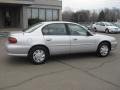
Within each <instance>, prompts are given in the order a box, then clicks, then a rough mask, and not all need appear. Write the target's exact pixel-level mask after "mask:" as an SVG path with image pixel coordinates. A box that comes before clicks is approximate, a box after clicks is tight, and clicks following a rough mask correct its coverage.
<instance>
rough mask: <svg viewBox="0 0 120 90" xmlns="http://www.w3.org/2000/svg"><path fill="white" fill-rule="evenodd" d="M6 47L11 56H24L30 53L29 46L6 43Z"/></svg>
mask: <svg viewBox="0 0 120 90" xmlns="http://www.w3.org/2000/svg"><path fill="white" fill-rule="evenodd" d="M5 48H6V50H7V52H8V55H10V56H24V57H26V56H27V55H28V51H29V47H27V46H26V47H23V46H19V45H15V44H9V43H6V44H5Z"/></svg>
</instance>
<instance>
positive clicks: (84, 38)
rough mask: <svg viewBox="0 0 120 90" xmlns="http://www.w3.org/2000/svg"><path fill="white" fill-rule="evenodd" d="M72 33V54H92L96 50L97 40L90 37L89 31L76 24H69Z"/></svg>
mask: <svg viewBox="0 0 120 90" xmlns="http://www.w3.org/2000/svg"><path fill="white" fill-rule="evenodd" d="M68 27H69V30H70V32H71V38H70V40H71V53H79V52H92V51H95V50H96V48H97V47H96V46H97V45H96V44H97V43H96V38H94V36H92V35H88V31H87V30H85V29H84V28H83V27H81V26H79V25H76V24H68Z"/></svg>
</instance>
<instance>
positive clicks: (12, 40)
mask: <svg viewBox="0 0 120 90" xmlns="http://www.w3.org/2000/svg"><path fill="white" fill-rule="evenodd" d="M8 41H9V43H17V39H16V38H14V37H9V38H8Z"/></svg>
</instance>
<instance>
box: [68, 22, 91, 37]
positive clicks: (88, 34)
mask: <svg viewBox="0 0 120 90" xmlns="http://www.w3.org/2000/svg"><path fill="white" fill-rule="evenodd" d="M69 24H72V25H76V26H79V25H77V24H73V23H67V24H66V25H67V30H68V34H69V35H71V36H82V35H72V34H71V30H70V27H69ZM79 27H81V28H83V27H82V26H79ZM83 29H84V30H86V29H85V28H83ZM86 32H87V35H85V36H93V35H92V34H91V33H90V32H89V31H87V30H86Z"/></svg>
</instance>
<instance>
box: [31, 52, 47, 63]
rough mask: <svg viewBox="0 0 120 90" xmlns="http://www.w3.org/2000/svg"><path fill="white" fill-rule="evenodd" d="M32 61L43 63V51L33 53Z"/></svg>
mask: <svg viewBox="0 0 120 90" xmlns="http://www.w3.org/2000/svg"><path fill="white" fill-rule="evenodd" d="M33 59H34V60H35V61H36V62H38V63H39V62H42V61H44V60H45V52H44V51H43V50H36V51H35V52H34V53H33Z"/></svg>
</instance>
